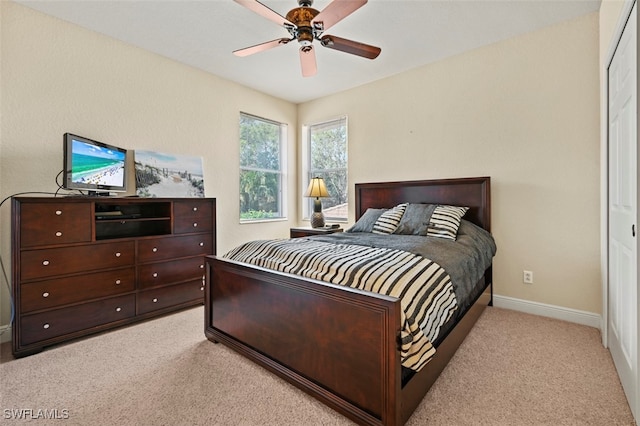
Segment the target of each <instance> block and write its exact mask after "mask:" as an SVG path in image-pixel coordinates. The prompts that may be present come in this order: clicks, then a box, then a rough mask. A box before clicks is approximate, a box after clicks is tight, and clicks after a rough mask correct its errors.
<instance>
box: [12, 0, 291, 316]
mask: <svg viewBox="0 0 640 426" xmlns="http://www.w3.org/2000/svg"><path fill="white" fill-rule="evenodd" d="M0 11H1V13H2V21H1V28H2V30H1V31H2V33H1V34H2V55H1V59H2V69H1V75H2V80H1V84H0V90H2V105H1V110H0V113H1V122H0V124H1V125H0V131H1V132H2V133H1V138H0V143H1V150H2V151H1V153H2V157H1V159H0V182H1V186H0V196H1V197H2V198H5V197H7V196H9V195H11V194H14V193H17V192H22V191H47V192H52V191H55V190H56V185H55V181H54V178H55V177H56V174H57V173H58V172H60V170H61V169H62V135H63V134H64V133H65V132H72V133H77V134H80V135H84V136H87V137H90V138H93V139H97V140H102V141H105V142H109V143H113V144H115V145H118V146H122V147H124V148H129V149H148V150H154V151H160V152H168V153H178V154H187V155H198V156H200V155H201V156H202V157H203V162H204V168H205V190H206V196H208V197H216V198H217V199H218V211H217V213H218V218H217V222H218V252H219V253H222V252H224V251H226V250H228V249H230V248H232V247H233V246H235V245H236V244H239V243H240V242H242V241H246V240H249V239H252V238H256V237H260V238H263V237H264V238H270V237H284V236H287V235H288V230H289V226H290V225H291V224H292V223H294V222H293V219H296V218H291V220H290V221H283V222H276V223H271V224H260V225H256V224H250V225H240V224H239V220H238V215H239V201H238V195H237V194H238V192H239V191H238V164H239V159H238V158H239V157H238V149H239V145H238V123H239V121H238V120H239V112H240V111H244V112H248V113H251V114H255V115H258V116H264V117H268V118H270V119H273V120H278V121H281V122H284V123H288V125H289V147H288V148H289V149H288V153H289V158H288V163H289V164H290V165H295V159H296V156H297V152H296V125H297V121H296V114H297V110H296V105H294V104H291V103H289V102H285V101H282V100H279V99H276V98H273V97H270V96H267V95H264V94H262V93H259V92H256V91H253V90H250V89H247V88H245V87H243V86H239V85H237V84H233V83H231V82H229V81H226V80H223V79H221V78H217V77H215V76H212V75H210V74H207V73H204V72H202V71H198V70H196V69H194V68H190V67H187V66H185V65H181V64H179V63H177V62H174V61H171V60H168V59H165V58H163V57H161V56H158V55H155V54H152V53H148V52H145V51H143V50H141V49H138V48H135V47H132V46H129V45H126V44H123V43H121V42H119V41H116V40H114V39H111V38H108V37H105V36H102V35H99V34H97V33H94V32H91V31H87V30H85V29H82V28H80V27H78V26H75V25H71V24H68V23H66V22H64V21H61V20H58V19H55V18H52V17H49V16H47V15H44V14H41V13H39V12H35V11H33V10H31V9H28V8H26V7H23V6H21V5H18V4H15V3H12V2H7V1H1V2H0ZM293 170H295V168H294V169H293ZM288 181H289V186H290V188H292V190H291V191H289V197H288V200H287V201H288V204H289V205H290V206H295V203H296V201H295V200H296V195H297V187H296V185H297V182H296V180H295V174H294V173H290V174H289V176H288ZM9 219H10V203H8V202H6V203H5V204H4V205H3V206H2V208H1V209H0V221H1V227H0V243H1V245H0V250H1V252H0V253H1V255H2V259H3V261H4V262H5V266H6V267H7V268H9V266H10V265H9V263H10V260H11V257H10V250H9V242H10V240H9V235H10V220H9ZM7 272H8V273H9V272H10V269H8V270H7ZM0 296H1V298H2V301H1V302H0V309H1V310H2V312H1V316H0V324H7V323H8V319H9V303H8V292H7V289H6V285H5V282H4V280H2V284H1V290H0Z"/></svg>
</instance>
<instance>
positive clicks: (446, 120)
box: [298, 13, 601, 313]
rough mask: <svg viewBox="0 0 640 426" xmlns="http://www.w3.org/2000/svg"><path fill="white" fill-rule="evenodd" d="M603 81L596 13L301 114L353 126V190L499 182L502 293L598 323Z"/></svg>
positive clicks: (498, 282)
mask: <svg viewBox="0 0 640 426" xmlns="http://www.w3.org/2000/svg"><path fill="white" fill-rule="evenodd" d="M383 54H384V52H383ZM598 78H599V76H598V14H597V13H593V14H590V15H587V16H584V17H581V18H578V19H575V20H572V21H568V22H565V23H562V24H559V25H556V26H552V27H548V28H545V29H543V30H540V31H536V32H534V33H530V34H526V35H523V36H520V37H517V38H512V39H509V40H507V41H504V42H500V43H496V44H493V45H491V46H487V47H484V48H480V49H477V50H474V51H472V52H468V53H465V54H463V55H460V56H456V57H453V58H450V59H446V60H443V61H440V62H438V63H435V64H432V65H428V66H424V67H422V68H419V69H416V70H413V71H409V72H404V73H402V74H399V75H397V76H395V77H392V78H387V79H385V80H381V81H377V82H374V83H371V84H368V85H365V86H362V87H360V88H357V89H353V90H349V91H346V92H343V93H340V94H336V95H333V96H328V97H325V98H322V99H319V100H315V101H312V102H308V103H305V104H302V105H300V107H299V112H298V121H299V122H300V123H301V124H307V123H312V122H314V121H317V120H320V119H325V118H326V117H328V116H332V115H337V114H345V115H347V116H348V117H349V159H350V161H349V181H350V185H353V184H354V183H355V182H372V181H384V180H402V179H428V178H442V177H459V176H483V175H489V176H491V179H492V226H493V233H494V236H495V238H496V240H497V245H498V254H497V256H496V258H495V263H494V282H495V293H496V294H499V295H502V296H509V297H515V298H519V299H525V300H530V301H534V302H541V303H547V304H552V305H559V306H563V307H568V308H573V309H579V310H584V311H588V312H595V313H599V312H601V290H600V289H601V286H600V253H599V248H600V246H599V244H600V239H599V238H600V236H599V232H600V231H599V230H600V219H599V206H600V205H599V196H600V193H599V182H600V180H599V172H600V170H599V167H600V166H599V164H600V163H599V158H600V157H599V131H600V126H599V89H598V86H599V83H598ZM351 207H352V210H351V212H350V215H351V218H353V206H351ZM524 269H527V270H531V271H533V272H534V284H533V285H525V284H523V283H522V271H523V270H524Z"/></svg>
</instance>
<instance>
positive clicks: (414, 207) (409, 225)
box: [394, 204, 436, 235]
mask: <svg viewBox="0 0 640 426" xmlns="http://www.w3.org/2000/svg"><path fill="white" fill-rule="evenodd" d="M435 208H436V206H435V205H434V204H408V205H407V208H406V210H405V212H404V215H402V219H400V223H399V224H398V229H396V230H395V232H394V234H401V235H427V229H428V227H429V219H431V214H432V213H433V210H435Z"/></svg>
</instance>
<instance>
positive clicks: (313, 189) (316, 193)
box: [304, 177, 329, 198]
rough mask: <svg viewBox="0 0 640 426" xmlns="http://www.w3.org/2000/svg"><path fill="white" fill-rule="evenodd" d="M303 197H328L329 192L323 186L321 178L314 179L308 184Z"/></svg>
mask: <svg viewBox="0 0 640 426" xmlns="http://www.w3.org/2000/svg"><path fill="white" fill-rule="evenodd" d="M304 196H305V197H316V198H318V197H328V196H329V192H328V191H327V187H326V186H325V184H324V179H322V178H321V177H314V178H312V179H311V182H309V187H308V188H307V192H305V193H304Z"/></svg>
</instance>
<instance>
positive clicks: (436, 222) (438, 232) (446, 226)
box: [427, 206, 469, 241]
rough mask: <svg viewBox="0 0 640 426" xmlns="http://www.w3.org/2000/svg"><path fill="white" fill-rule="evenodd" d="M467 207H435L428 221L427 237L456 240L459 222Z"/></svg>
mask: <svg viewBox="0 0 640 426" xmlns="http://www.w3.org/2000/svg"><path fill="white" fill-rule="evenodd" d="M467 210H469V207H456V206H437V207H436V208H435V210H434V211H433V214H432V215H431V219H430V220H429V228H428V231H427V236H428V237H436V238H445V239H448V240H454V241H455V240H456V235H457V234H458V228H459V227H460V220H461V219H462V216H464V214H465V213H466V212H467Z"/></svg>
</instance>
